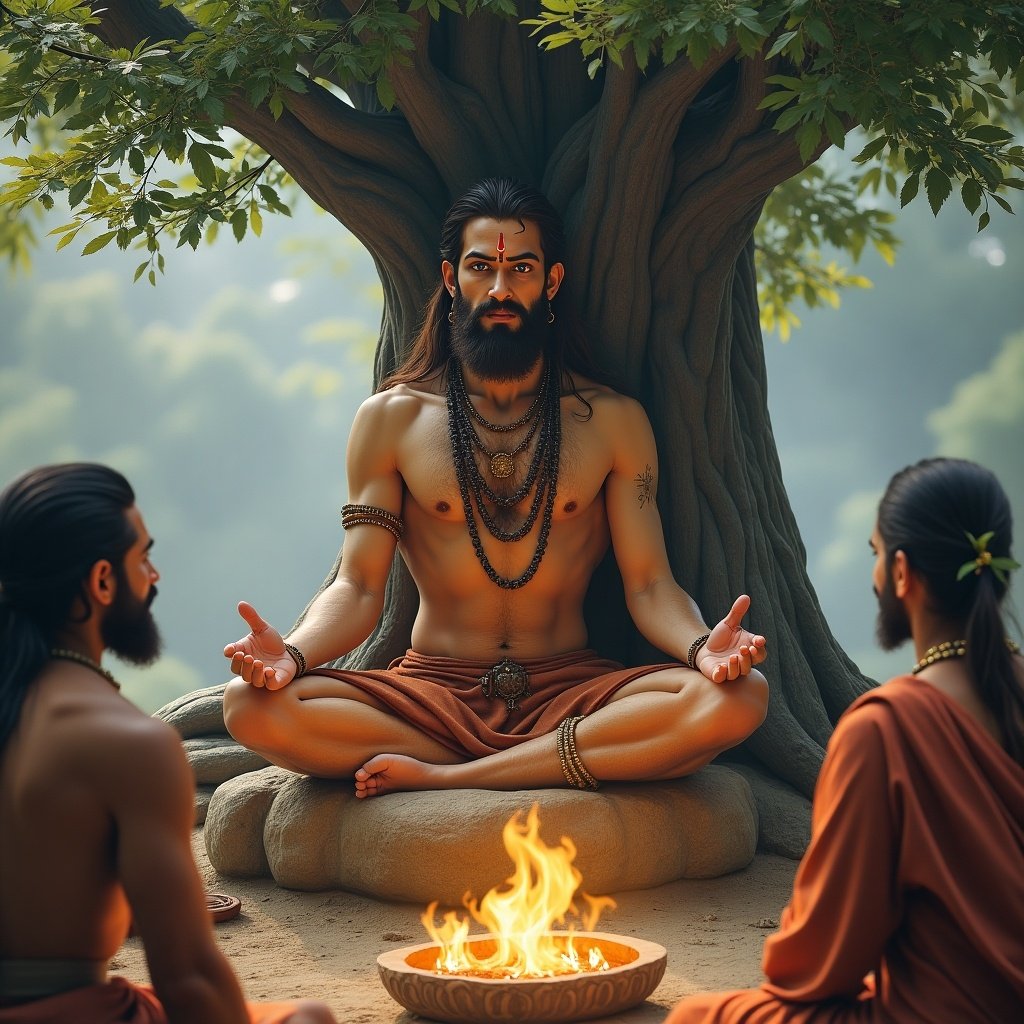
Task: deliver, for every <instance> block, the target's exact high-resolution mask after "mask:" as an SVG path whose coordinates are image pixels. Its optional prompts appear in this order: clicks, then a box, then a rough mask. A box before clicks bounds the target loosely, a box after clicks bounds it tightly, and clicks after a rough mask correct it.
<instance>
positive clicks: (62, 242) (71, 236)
mask: <svg viewBox="0 0 1024 1024" xmlns="http://www.w3.org/2000/svg"><path fill="white" fill-rule="evenodd" d="M81 230H82V229H81V227H77V228H75V230H74V231H69V232H68V233H67V234H66V235H65V236H64V237H63V238H62V239H61V240H60V241H59V242H58V243H57V246H56V248H55V249H54V251H55V252H60V250H61V249H63V248H64V246H65V245H70V243H71V242H72V241H74V238H75V235H77V234H78V232H79V231H81Z"/></svg>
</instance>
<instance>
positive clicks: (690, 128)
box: [672, 54, 778, 197]
mask: <svg viewBox="0 0 1024 1024" xmlns="http://www.w3.org/2000/svg"><path fill="white" fill-rule="evenodd" d="M777 63H778V62H777V60H772V61H771V63H770V64H769V63H766V62H765V61H764V59H763V58H762V57H761V55H760V54H757V55H756V56H754V57H747V58H745V59H743V60H741V61H739V62H738V65H737V67H738V71H739V73H738V76H737V80H736V88H735V89H734V90H733V92H732V96H731V98H730V100H731V101H730V103H729V105H728V107H727V108H726V109H725V110H723V109H722V104H721V102H720V100H719V101H716V99H715V98H711V99H710V100H709V103H708V109H707V110H706V111H703V112H701V113H699V114H697V116H696V117H695V118H691V119H690V122H684V123H683V126H682V129H681V131H680V135H679V138H678V140H677V149H678V151H679V152H680V154H681V155H682V157H683V158H682V159H681V160H680V162H679V165H678V171H677V173H676V175H675V177H674V179H673V182H672V195H673V197H679V196H683V195H685V193H686V190H687V189H688V188H689V187H690V185H691V184H693V182H694V181H696V180H697V179H698V178H700V177H701V176H702V175H703V174H705V173H707V171H708V170H710V169H711V168H712V167H717V166H718V165H719V164H721V163H722V162H723V161H724V160H725V159H726V157H727V156H728V154H729V151H730V150H731V149H732V148H733V146H735V145H736V143H737V142H738V141H739V140H740V139H742V138H745V137H746V136H748V135H750V134H751V133H753V132H755V131H757V130H758V128H760V126H761V125H762V124H763V123H764V119H765V112H764V111H763V110H758V109H757V108H758V104H759V103H760V102H761V100H763V99H764V97H765V95H766V93H767V91H768V90H767V87H766V85H765V81H764V80H765V78H767V77H768V76H769V75H771V74H774V73H775V68H776V65H777ZM709 136H710V137H709Z"/></svg>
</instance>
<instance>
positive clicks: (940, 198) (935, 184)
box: [924, 167, 953, 215]
mask: <svg viewBox="0 0 1024 1024" xmlns="http://www.w3.org/2000/svg"><path fill="white" fill-rule="evenodd" d="M924 188H925V191H926V192H927V193H928V205H929V206H930V207H931V208H932V213H933V214H935V215H938V212H939V210H941V209H942V204H943V203H945V201H946V200H947V199H948V198H949V194H950V192H952V191H953V183H952V182H951V181H950V180H949V175H948V174H946V173H945V172H944V171H940V170H939V168H938V167H933V168H932V169H931V170H930V171H929V172H928V173H927V174H926V175H925V176H924Z"/></svg>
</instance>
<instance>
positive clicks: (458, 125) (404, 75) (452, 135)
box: [388, 9, 506, 195]
mask: <svg viewBox="0 0 1024 1024" xmlns="http://www.w3.org/2000/svg"><path fill="white" fill-rule="evenodd" d="M412 16H413V17H414V18H416V19H417V20H418V21H419V26H420V27H419V30H418V32H417V34H416V38H415V40H414V42H415V55H414V56H413V58H412V62H411V64H410V65H408V66H399V65H397V64H395V65H393V66H392V67H391V69H390V70H389V72H388V78H389V80H390V82H391V85H392V87H393V89H394V90H395V97H396V99H397V101H398V106H399V108H400V109H401V111H402V113H403V114H404V115H405V119H406V121H408V123H409V127H410V128H411V129H412V133H413V135H414V136H415V137H416V141H417V142H418V143H419V145H420V146H421V147H422V148H423V151H424V152H425V153H426V154H427V157H428V158H429V159H430V160H431V162H432V163H433V164H434V166H435V167H436V168H437V171H438V173H439V174H440V175H441V178H442V180H443V181H444V183H445V187H446V188H447V189H448V192H449V195H457V194H459V193H460V192H462V191H463V189H464V188H465V187H466V186H467V185H469V184H470V183H471V182H473V181H476V180H477V179H479V178H482V177H486V176H487V175H488V174H489V173H490V174H493V173H494V170H495V168H498V167H501V166H503V158H504V157H505V155H506V154H505V151H504V150H503V149H501V148H498V144H499V143H500V142H501V135H500V133H499V131H498V129H497V125H496V124H495V123H494V121H493V120H492V119H491V117H490V116H489V113H488V111H487V110H486V109H485V108H484V105H483V103H482V101H481V100H480V98H479V96H477V95H476V94H475V93H474V92H473V91H472V90H470V89H466V88H464V87H461V86H458V85H456V84H455V83H454V82H451V81H449V80H448V79H446V78H445V77H444V76H443V75H442V74H441V73H440V72H439V71H438V70H437V68H435V67H434V65H433V64H432V63H431V60H430V54H429V52H428V51H429V47H430V34H431V25H430V16H429V15H428V14H427V12H426V10H425V9H424V10H420V11H417V12H416V13H415V14H413V15H412ZM467 140H469V141H468V142H467Z"/></svg>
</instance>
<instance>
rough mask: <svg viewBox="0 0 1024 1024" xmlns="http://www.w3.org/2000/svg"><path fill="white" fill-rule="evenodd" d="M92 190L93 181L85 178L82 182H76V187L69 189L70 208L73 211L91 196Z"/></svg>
mask: <svg viewBox="0 0 1024 1024" xmlns="http://www.w3.org/2000/svg"><path fill="white" fill-rule="evenodd" d="M91 188H92V181H91V179H89V178H84V179H83V180H82V181H76V182H75V183H74V185H72V186H71V188H70V189H68V206H70V207H71V209H72V210H73V209H74V208H75V207H76V206H78V205H79V203H81V202H82V200H83V199H84V198H85V197H86V196H87V195H88V194H89V190H90V189H91Z"/></svg>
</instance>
